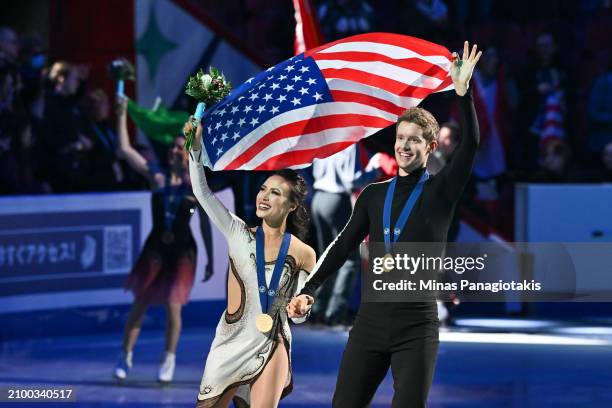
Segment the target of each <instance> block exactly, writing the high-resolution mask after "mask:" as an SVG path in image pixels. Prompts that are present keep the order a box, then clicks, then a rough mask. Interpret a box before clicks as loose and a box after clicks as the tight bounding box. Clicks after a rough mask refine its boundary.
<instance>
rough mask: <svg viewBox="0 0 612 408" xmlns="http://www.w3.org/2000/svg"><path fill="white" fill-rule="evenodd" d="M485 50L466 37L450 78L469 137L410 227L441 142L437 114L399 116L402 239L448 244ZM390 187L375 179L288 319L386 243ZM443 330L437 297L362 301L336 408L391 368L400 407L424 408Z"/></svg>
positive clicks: (428, 190) (351, 407) (348, 405)
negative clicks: (369, 248) (475, 76)
mask: <svg viewBox="0 0 612 408" xmlns="http://www.w3.org/2000/svg"><path fill="white" fill-rule="evenodd" d="M480 55H481V52H478V53H477V47H476V45H474V47H473V48H472V50H471V52H470V50H469V44H468V42H467V41H466V42H465V44H464V50H463V58H462V59H461V60H459V58H458V56H457V55H456V54H455V55H454V56H455V60H454V62H453V66H452V68H451V75H452V79H453V84H454V86H455V91H456V93H457V95H458V98H457V99H458V102H459V113H460V123H461V133H462V138H461V141H460V143H459V145H458V146H457V148H456V149H455V153H454V155H453V158H452V160H451V162H450V163H448V164H447V165H446V166H445V167H444V169H443V170H442V171H440V173H438V174H436V175H435V176H432V177H430V178H429V179H428V181H427V182H425V183H424V184H422V185H421V186H422V194H420V197H419V199H418V200H417V201H416V202H415V205H414V207H413V208H412V211H411V212H410V215H409V216H408V219H407V222H406V224H405V228H401V226H398V225H396V224H395V223H396V221H397V219H398V216H399V214H400V212H403V211H402V210H403V209H404V205H405V203H406V201H407V200H408V197H409V196H410V195H411V193H412V192H413V190H415V187H416V186H417V184H420V182H422V180H424V179H426V176H425V174H426V173H425V165H426V163H427V158H428V157H429V155H430V154H431V153H432V152H433V151H434V150H435V149H436V147H437V145H438V143H437V141H436V137H437V135H438V131H439V128H438V123H437V122H436V120H435V118H434V117H433V116H432V115H431V114H430V113H429V112H427V111H426V110H424V109H421V108H412V109H408V110H407V111H406V112H405V113H404V114H403V115H402V116H400V117H399V119H398V122H397V128H396V141H395V148H394V151H395V159H396V160H397V164H398V166H399V171H398V176H397V181H396V183H395V189H394V193H393V195H392V200H391V203H390V205H391V217H390V219H391V222H392V223H391V225H390V227H391V228H390V230H391V231H393V230H394V229H395V228H400V231H399V235H398V239H397V241H398V242H442V243H443V242H446V239H447V232H448V227H449V224H450V222H451V219H452V216H453V212H454V209H455V206H456V204H457V202H458V201H459V198H460V196H461V193H462V191H463V189H464V187H465V184H466V183H467V181H468V178H469V176H470V173H471V171H472V166H473V164H474V157H475V155H476V150H477V148H478V141H479V131H478V122H477V119H476V112H475V110H474V104H473V102H472V97H471V95H470V94H469V93H468V86H469V81H470V78H471V76H472V72H473V70H474V66H475V65H476V63H477V62H478V59H479V58H480ZM389 187H390V183H389V182H383V183H374V184H370V185H369V186H367V187H366V188H365V189H364V190H363V192H362V193H361V195H360V196H359V198H358V199H357V202H356V203H355V207H354V210H353V214H352V215H351V218H350V219H349V222H348V224H347V225H346V226H345V227H344V229H343V230H342V232H341V233H340V234H339V235H338V237H337V238H336V239H335V240H334V242H332V244H331V245H330V246H328V248H327V250H326V251H325V253H323V255H322V256H321V258H320V259H319V262H318V263H317V266H316V267H315V269H314V270H313V271H312V273H311V274H310V276H309V280H308V281H307V282H306V285H305V286H304V288H303V289H302V291H301V292H300V294H299V295H298V296H296V297H295V298H293V299H292V300H291V302H290V303H289V305H288V306H287V311H288V314H289V316H300V315H303V314H305V313H307V312H308V310H309V308H310V307H311V305H312V304H313V303H314V298H313V294H314V292H315V290H316V288H317V287H318V286H319V285H321V284H322V283H323V281H324V280H325V279H326V278H327V277H329V276H330V275H332V274H333V273H334V272H335V271H336V270H337V269H338V268H339V267H340V265H342V263H343V262H344V261H345V260H346V258H347V256H348V254H349V253H350V252H351V250H353V249H354V248H355V247H357V246H358V245H359V244H360V243H361V241H362V240H363V239H364V238H365V236H366V235H368V234H369V236H370V241H371V242H383V239H384V234H385V233H388V231H389V229H387V228H388V227H389V226H385V227H384V229H386V231H383V207H384V204H385V200H386V193H387V190H388V188H389ZM416 190H417V191H419V190H420V188H419V189H416ZM385 224H386V222H385ZM438 327H439V321H438V317H437V307H436V302H435V299H434V298H432V299H431V300H428V301H424V302H406V303H400V302H386V303H384V302H372V303H366V302H363V303H362V304H361V305H360V308H359V312H358V313H357V318H356V320H355V324H354V326H353V329H352V330H351V332H350V336H349V340H348V343H347V346H346V349H345V351H344V355H343V357H342V363H341V366H340V371H339V373H338V380H337V383H336V391H335V394H334V398H333V407H335V408H361V407H366V406H367V405H368V404H369V403H370V401H371V399H372V397H373V396H374V393H375V392H376V389H377V387H378V385H379V384H380V382H381V381H382V380H383V378H384V377H385V374H386V373H387V370H388V369H389V366H391V370H392V372H393V380H394V389H395V395H394V397H393V404H392V406H393V408H411V407H425V404H426V401H427V394H428V392H429V388H430V386H431V381H432V377H433V372H434V366H435V362H436V356H437V352H438V342H439V340H438Z"/></svg>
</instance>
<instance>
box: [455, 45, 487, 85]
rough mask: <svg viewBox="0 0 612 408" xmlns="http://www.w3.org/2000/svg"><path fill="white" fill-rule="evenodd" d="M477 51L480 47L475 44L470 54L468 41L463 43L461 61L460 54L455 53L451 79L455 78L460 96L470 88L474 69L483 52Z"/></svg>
mask: <svg viewBox="0 0 612 408" xmlns="http://www.w3.org/2000/svg"><path fill="white" fill-rule="evenodd" d="M477 51H478V46H477V45H476V44H474V46H473V47H472V51H471V52H470V44H469V43H468V42H467V41H466V42H465V43H463V57H462V58H461V59H459V54H457V53H456V52H454V53H453V57H454V61H453V65H452V67H451V77H452V78H453V84H454V85H455V91H456V92H457V95H459V96H463V95H465V94H466V93H467V90H468V88H469V87H470V79H471V78H472V73H473V72H474V67H475V66H476V63H477V62H478V60H479V59H480V56H481V55H482V51H478V52H477Z"/></svg>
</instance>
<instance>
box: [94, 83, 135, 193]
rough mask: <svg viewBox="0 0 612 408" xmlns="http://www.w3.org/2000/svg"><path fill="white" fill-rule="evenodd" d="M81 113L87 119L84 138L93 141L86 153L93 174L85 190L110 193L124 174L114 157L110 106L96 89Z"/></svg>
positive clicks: (115, 144)
mask: <svg viewBox="0 0 612 408" xmlns="http://www.w3.org/2000/svg"><path fill="white" fill-rule="evenodd" d="M84 111H85V114H86V116H87V119H88V123H87V129H86V130H85V132H86V135H87V137H88V138H89V139H90V140H91V141H92V144H93V146H92V149H91V150H90V151H89V152H88V156H89V163H90V166H91V169H92V173H91V175H90V176H89V180H90V184H89V185H88V188H89V189H90V190H93V191H112V190H116V189H118V187H119V185H120V184H121V183H122V182H123V181H124V174H125V171H124V169H123V168H122V166H121V164H120V162H119V160H118V158H117V156H116V154H115V153H116V150H117V148H118V146H119V145H118V143H119V142H118V139H117V134H116V133H115V131H114V130H113V126H112V124H111V123H110V121H109V116H110V104H109V101H108V96H107V95H106V93H105V92H104V91H103V90H102V89H95V90H93V91H91V92H89V93H88V94H87V95H86V97H85V103H84Z"/></svg>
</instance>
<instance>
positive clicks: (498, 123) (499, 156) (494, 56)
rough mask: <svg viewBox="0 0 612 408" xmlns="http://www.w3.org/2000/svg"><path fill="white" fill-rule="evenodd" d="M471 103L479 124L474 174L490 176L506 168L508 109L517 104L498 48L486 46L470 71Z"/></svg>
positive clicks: (488, 177)
mask: <svg viewBox="0 0 612 408" xmlns="http://www.w3.org/2000/svg"><path fill="white" fill-rule="evenodd" d="M474 91H475V95H474V98H475V104H476V109H477V112H478V124H479V126H480V137H481V139H480V147H479V148H478V153H477V154H476V162H475V163H474V175H475V176H476V177H478V178H480V179H490V178H492V177H497V176H500V175H501V174H503V173H504V172H505V171H506V168H507V165H506V163H507V160H506V158H507V148H508V147H509V146H510V145H511V144H510V143H509V140H510V138H511V132H512V120H511V116H512V111H513V110H514V108H515V107H516V106H517V105H518V103H517V98H518V95H517V92H516V87H515V86H514V82H513V81H512V80H509V79H508V78H507V77H506V74H505V70H504V68H503V66H502V65H501V64H500V61H499V53H498V49H497V48H496V47H494V46H491V47H488V48H487V49H486V50H485V51H484V53H483V55H482V60H481V63H480V66H479V67H478V68H477V69H476V71H475V72H474Z"/></svg>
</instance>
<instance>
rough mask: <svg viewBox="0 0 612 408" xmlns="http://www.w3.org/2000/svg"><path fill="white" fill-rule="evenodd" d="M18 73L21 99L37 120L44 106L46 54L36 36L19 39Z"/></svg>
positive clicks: (40, 118)
mask: <svg viewBox="0 0 612 408" xmlns="http://www.w3.org/2000/svg"><path fill="white" fill-rule="evenodd" d="M19 60H20V65H19V73H20V75H21V78H22V80H23V92H22V94H23V99H24V103H25V105H26V107H27V111H28V112H29V113H30V115H31V116H32V117H34V118H35V119H37V120H42V119H43V114H44V108H45V86H44V84H45V78H44V68H45V64H46V63H47V54H46V51H45V47H44V45H43V42H42V40H41V39H40V38H39V37H38V36H32V35H31V36H24V37H23V38H22V39H21V45H20V55H19Z"/></svg>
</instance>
